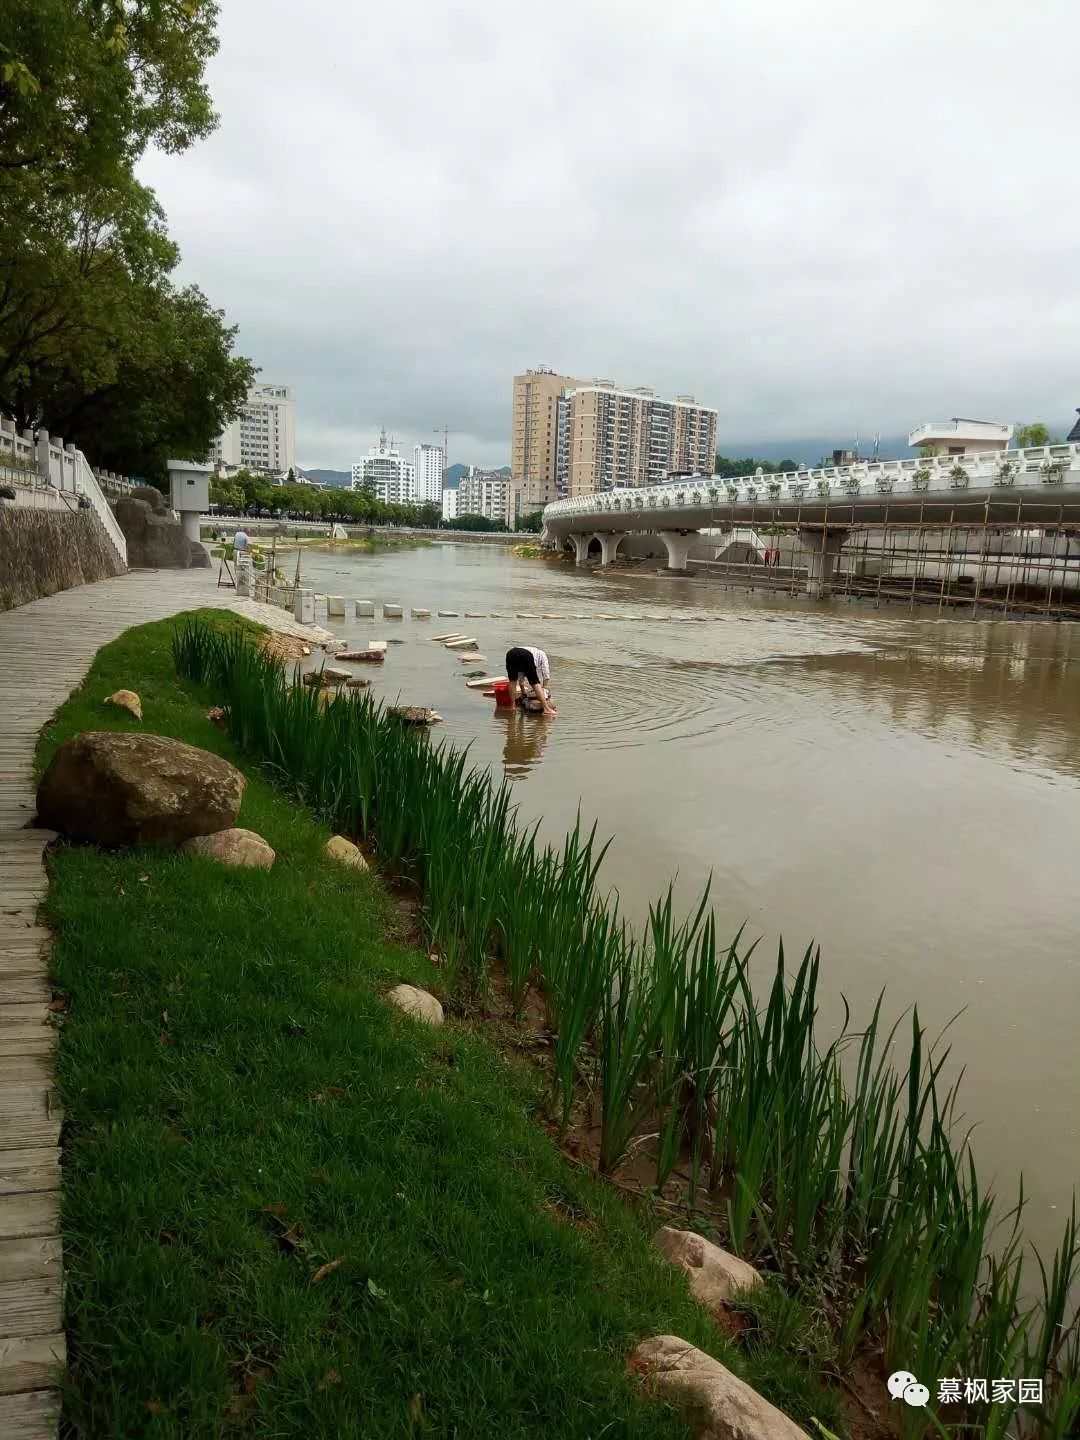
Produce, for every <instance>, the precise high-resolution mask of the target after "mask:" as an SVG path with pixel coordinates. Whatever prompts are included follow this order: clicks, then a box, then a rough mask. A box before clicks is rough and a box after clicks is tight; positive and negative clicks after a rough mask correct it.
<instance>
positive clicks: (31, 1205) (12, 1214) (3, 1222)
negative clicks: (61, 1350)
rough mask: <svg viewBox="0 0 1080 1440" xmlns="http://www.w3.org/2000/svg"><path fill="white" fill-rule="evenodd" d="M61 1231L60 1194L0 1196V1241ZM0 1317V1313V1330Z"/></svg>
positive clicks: (0, 1322)
mask: <svg viewBox="0 0 1080 1440" xmlns="http://www.w3.org/2000/svg"><path fill="white" fill-rule="evenodd" d="M59 1232H60V1193H59V1191H57V1190H35V1191H33V1193H32V1194H29V1195H0V1240H25V1239H27V1238H29V1237H30V1236H33V1235H57V1234H59ZM2 1328H3V1319H2V1315H0V1330H2Z"/></svg>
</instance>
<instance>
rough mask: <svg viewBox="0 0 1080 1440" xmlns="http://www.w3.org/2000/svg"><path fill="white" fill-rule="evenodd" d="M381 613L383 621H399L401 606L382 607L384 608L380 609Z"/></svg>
mask: <svg viewBox="0 0 1080 1440" xmlns="http://www.w3.org/2000/svg"><path fill="white" fill-rule="evenodd" d="M382 613H383V619H384V620H400V619H401V606H400V605H384V606H383V607H382Z"/></svg>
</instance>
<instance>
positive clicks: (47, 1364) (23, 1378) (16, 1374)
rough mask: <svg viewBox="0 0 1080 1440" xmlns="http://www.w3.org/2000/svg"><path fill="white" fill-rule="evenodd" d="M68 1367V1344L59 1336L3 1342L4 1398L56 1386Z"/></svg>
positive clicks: (0, 1379) (0, 1373)
mask: <svg viewBox="0 0 1080 1440" xmlns="http://www.w3.org/2000/svg"><path fill="white" fill-rule="evenodd" d="M66 1363H67V1342H66V1340H65V1339H64V1336H63V1335H62V1334H61V1333H59V1332H58V1333H56V1334H54V1335H30V1336H25V1337H20V1338H12V1339H9V1340H0V1395H14V1394H17V1393H18V1391H20V1390H43V1389H45V1388H46V1387H47V1386H49V1385H55V1384H57V1383H58V1382H59V1380H60V1378H61V1376H62V1375H63V1371H64V1366H65V1364H66Z"/></svg>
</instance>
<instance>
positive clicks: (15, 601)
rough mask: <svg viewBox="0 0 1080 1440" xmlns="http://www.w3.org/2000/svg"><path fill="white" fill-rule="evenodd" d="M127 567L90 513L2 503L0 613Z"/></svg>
mask: <svg viewBox="0 0 1080 1440" xmlns="http://www.w3.org/2000/svg"><path fill="white" fill-rule="evenodd" d="M123 570H124V567H123V565H122V564H121V562H120V559H119V557H118V556H117V554H116V551H115V550H114V549H113V547H112V545H111V544H110V543H109V540H108V538H107V537H106V534H105V531H104V530H103V529H102V526H101V523H100V521H99V520H98V519H97V517H96V516H95V514H94V512H93V511H92V510H75V511H69V510H32V509H29V508H25V507H22V506H14V505H7V504H2V503H0V610H11V609H14V607H15V606H16V605H25V604H26V603H27V602H28V601H30V600H39V599H40V598H41V597H42V596H43V595H53V594H55V593H56V591H57V590H70V589H71V587H72V586H73V585H86V584H89V583H90V582H91V581H92V580H106V579H108V578H109V577H110V576H112V575H120V574H122V573H123Z"/></svg>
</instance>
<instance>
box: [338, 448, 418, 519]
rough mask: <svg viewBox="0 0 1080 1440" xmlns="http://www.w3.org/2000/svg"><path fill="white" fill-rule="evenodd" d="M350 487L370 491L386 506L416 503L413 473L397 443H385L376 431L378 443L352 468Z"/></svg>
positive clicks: (414, 475) (414, 476)
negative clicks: (383, 501) (384, 502)
mask: <svg viewBox="0 0 1080 1440" xmlns="http://www.w3.org/2000/svg"><path fill="white" fill-rule="evenodd" d="M352 488H353V489H354V490H370V491H372V493H373V494H374V495H375V497H376V499H378V500H385V501H386V503H387V504H388V505H415V504H416V471H415V470H414V468H413V466H412V465H411V464H410V463H409V461H408V460H405V459H404V458H403V457H402V454H401V451H400V450H399V449H398V448H397V444H396V443H395V442H394V441H393V440H387V438H386V431H385V430H381V431H380V432H379V443H378V444H377V445H373V446H372V447H371V449H370V450H369V451H368V453H367V454H366V455H365V457H364V458H363V460H358V461H357V463H356V464H355V465H354V466H353V467H352Z"/></svg>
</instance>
